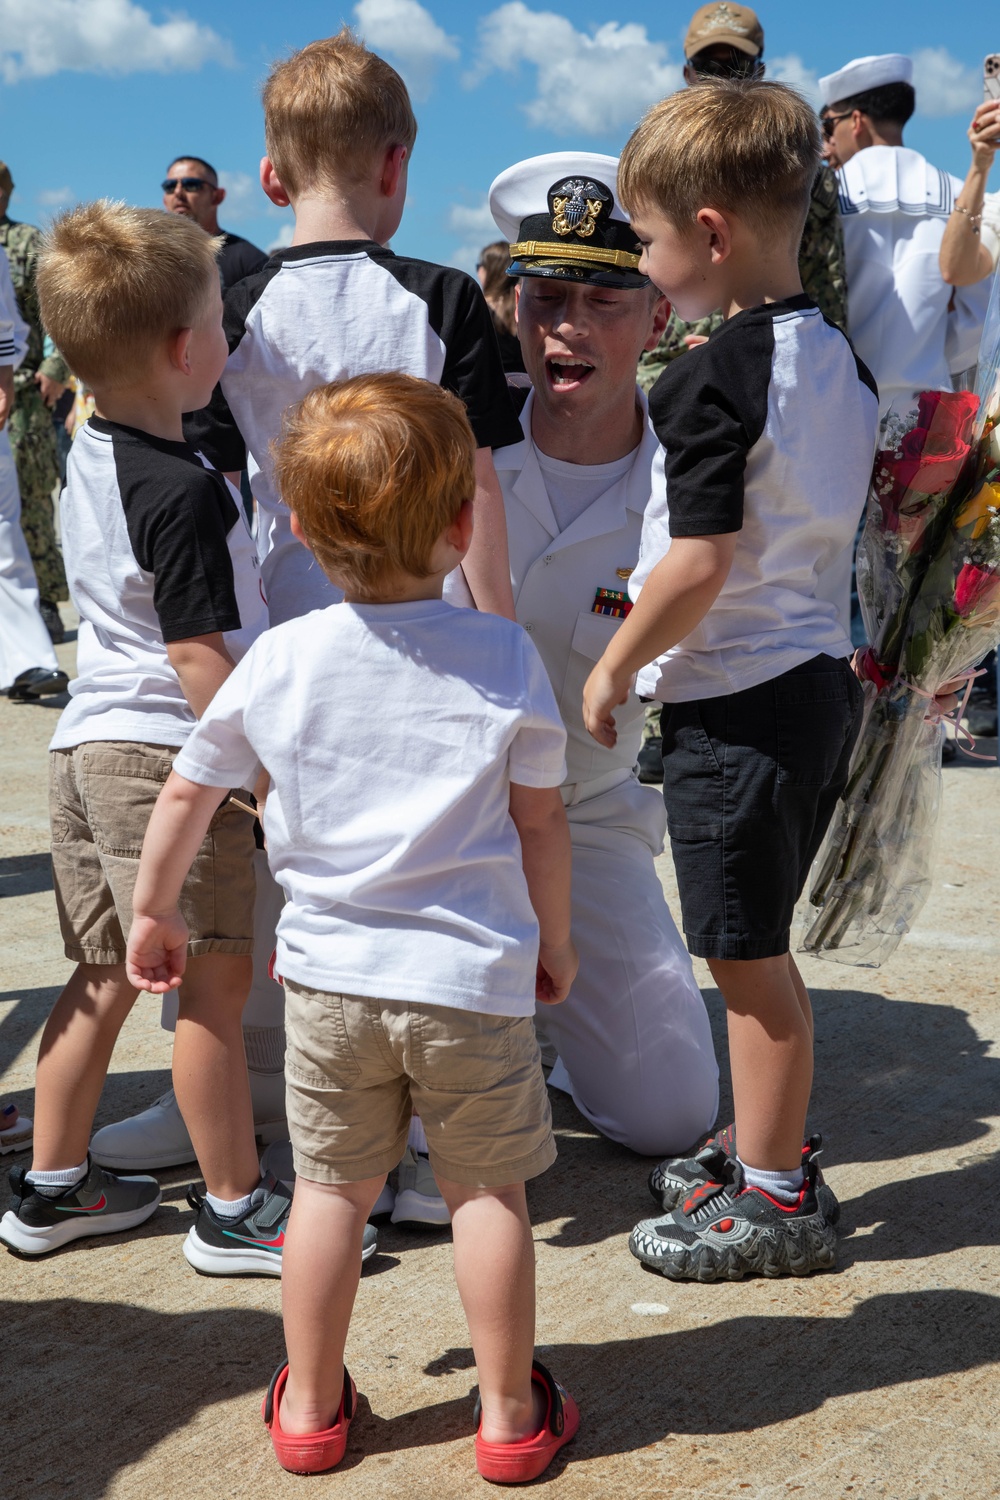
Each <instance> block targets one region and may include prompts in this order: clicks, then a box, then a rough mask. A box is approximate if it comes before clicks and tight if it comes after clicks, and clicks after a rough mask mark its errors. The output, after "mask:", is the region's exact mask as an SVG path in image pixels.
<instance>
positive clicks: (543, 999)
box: [535, 942, 580, 1005]
mask: <svg viewBox="0 0 1000 1500" xmlns="http://www.w3.org/2000/svg"><path fill="white" fill-rule="evenodd" d="M579 967H580V960H579V958H578V957H577V953H576V949H575V948H574V947H573V944H572V942H566V943H562V944H560V945H559V947H553V946H551V945H550V944H547V943H541V944H540V945H539V949H538V968H537V970H536V971H535V999H536V1000H538V1001H540V1003H541V1004H542V1005H558V1004H559V1002H560V1001H561V1000H565V999H566V996H567V995H568V994H569V991H570V986H571V985H572V983H573V980H574V979H575V978H576V971H577V969H578V968H579Z"/></svg>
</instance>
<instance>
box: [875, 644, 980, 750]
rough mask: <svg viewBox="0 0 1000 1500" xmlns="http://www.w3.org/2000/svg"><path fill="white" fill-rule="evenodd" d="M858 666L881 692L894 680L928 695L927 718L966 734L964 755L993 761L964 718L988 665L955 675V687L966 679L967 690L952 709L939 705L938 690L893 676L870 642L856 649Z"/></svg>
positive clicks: (925, 715) (959, 734)
mask: <svg viewBox="0 0 1000 1500" xmlns="http://www.w3.org/2000/svg"><path fill="white" fill-rule="evenodd" d="M854 670H855V672H856V673H857V675H858V676H859V677H860V678H861V679H862V681H865V682H873V683H874V684H875V686H876V688H877V689H878V691H879V692H881V691H882V689H883V688H886V687H889V686H890V685H891V684H892V683H894V682H898V683H899V684H900V685H901V686H902V687H905V688H906V689H907V691H908V692H911V693H914V694H915V695H916V697H918V698H923V699H925V700H926V702H927V703H928V704H929V705H930V707H929V708H928V710H927V712H926V713H925V714H924V718H925V720H926V721H927V723H928V724H950V725H951V726H952V728H953V729H954V731H955V738H956V740H958V739H960V738H963V737H964V739H965V740H966V741H967V742H968V743H967V744H964V745H963V746H962V754H963V755H968V756H969V757H970V758H971V759H972V760H985V761H992V759H993V757H992V755H980V754H979V753H978V752H977V751H976V749H975V744H976V740H975V736H974V735H973V734H972V733H971V732H970V731H969V730H968V729H966V727H965V725H964V724H963V723H962V718H963V716H964V714H965V710H966V709H967V708H968V706H969V694H970V693H971V692H972V684H973V683H974V682H975V680H976V678H977V677H983V676H985V674H986V668H985V667H976V668H975V669H974V670H973V671H971V672H962V673H961V675H960V676H958V677H953V678H952V686H953V688H954V690H955V691H957V690H958V689H959V688H960V687H961V686H962V684H963V683H964V684H965V691H964V693H963V694H962V697H961V699H960V701H959V702H958V703H956V705H955V707H954V708H953V709H951V710H950V711H949V712H948V713H942V712H941V710H940V708H938V706H937V699H938V694H937V693H929V692H928V691H927V689H926V688H919V687H916V686H915V684H914V683H912V682H907V680H906V678H905V677H899V676H897V677H889V676H888V675H887V674H886V673H885V672H884V671H883V669H882V666H881V664H880V662H879V661H878V659H877V657H876V656H875V653H874V651H873V650H872V648H871V647H870V646H866V647H865V649H864V650H863V651H858V652H856V653H855V656H854Z"/></svg>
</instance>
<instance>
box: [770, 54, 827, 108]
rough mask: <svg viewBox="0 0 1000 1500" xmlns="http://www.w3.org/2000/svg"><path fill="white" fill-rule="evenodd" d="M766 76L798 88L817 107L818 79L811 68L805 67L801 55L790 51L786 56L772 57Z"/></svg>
mask: <svg viewBox="0 0 1000 1500" xmlns="http://www.w3.org/2000/svg"><path fill="white" fill-rule="evenodd" d="M767 76H768V78H773V79H774V81H775V82H776V83H787V84H788V86H789V88H793V89H798V91H799V93H800V94H803V95H804V96H805V97H806V98H807V99H808V100H809V103H810V104H811V105H813V107H814V108H815V109H818V108H819V104H820V98H819V80H818V79H817V77H816V73H815V72H814V70H813V69H812V68H807V67H806V65H805V63H804V62H803V61H802V59H801V57H799V55H798V54H797V53H795V52H790V53H789V54H788V56H787V57H775V58H772V59H771V60H770V61H769V62H768V64H767Z"/></svg>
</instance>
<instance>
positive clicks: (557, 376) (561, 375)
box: [545, 355, 594, 391]
mask: <svg viewBox="0 0 1000 1500" xmlns="http://www.w3.org/2000/svg"><path fill="white" fill-rule="evenodd" d="M545 372H546V374H547V375H548V377H549V384H550V385H551V386H552V388H553V390H556V391H562V390H571V389H573V388H574V387H576V386H578V385H582V384H583V383H584V381H585V380H589V378H590V376H591V375H593V373H594V366H593V365H592V364H591V363H590V361H589V360H586V359H564V358H563V357H561V356H559V355H556V356H554V357H553V358H552V359H547V360H546V361H545Z"/></svg>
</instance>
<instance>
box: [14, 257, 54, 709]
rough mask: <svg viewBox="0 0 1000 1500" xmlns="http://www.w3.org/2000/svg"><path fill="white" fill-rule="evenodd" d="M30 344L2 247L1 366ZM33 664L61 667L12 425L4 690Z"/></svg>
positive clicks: (16, 362) (17, 359) (18, 360)
mask: <svg viewBox="0 0 1000 1500" xmlns="http://www.w3.org/2000/svg"><path fill="white" fill-rule="evenodd" d="M27 348H28V329H27V325H26V324H25V323H24V322H23V321H22V319H21V315H20V313H19V312H18V310H17V302H16V300H15V298H14V287H13V284H12V282H11V279H10V266H9V265H8V263H7V256H6V253H5V252H4V251H3V250H0V365H4V366H6V367H7V368H8V369H14V370H16V369H17V368H18V366H19V365H20V363H21V361H22V360H23V359H24V356H25V353H26V352H27ZM32 667H44V668H45V669H46V670H47V671H50V672H55V671H57V670H58V667H59V663H58V661H57V660H56V654H55V652H54V651H53V649H52V642H51V640H50V639H49V633H48V631H47V630H46V628H45V624H44V622H43V620H42V617H41V614H40V613H39V609H38V584H37V582H36V579H35V570H34V567H33V566H32V562H31V554H30V553H29V551H28V544H27V542H26V541H25V540H24V533H23V532H22V530H21V494H20V491H19V489H18V487H17V469H16V468H15V466H14V455H13V453H12V452H11V447H10V438H9V437H8V436H7V428H6V426H5V427H4V428H3V430H2V431H0V690H3V689H4V688H8V687H10V685H11V683H12V682H13V681H14V679H15V677H19V676H20V674H21V673H22V672H27V671H30V670H31V668H32Z"/></svg>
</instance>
